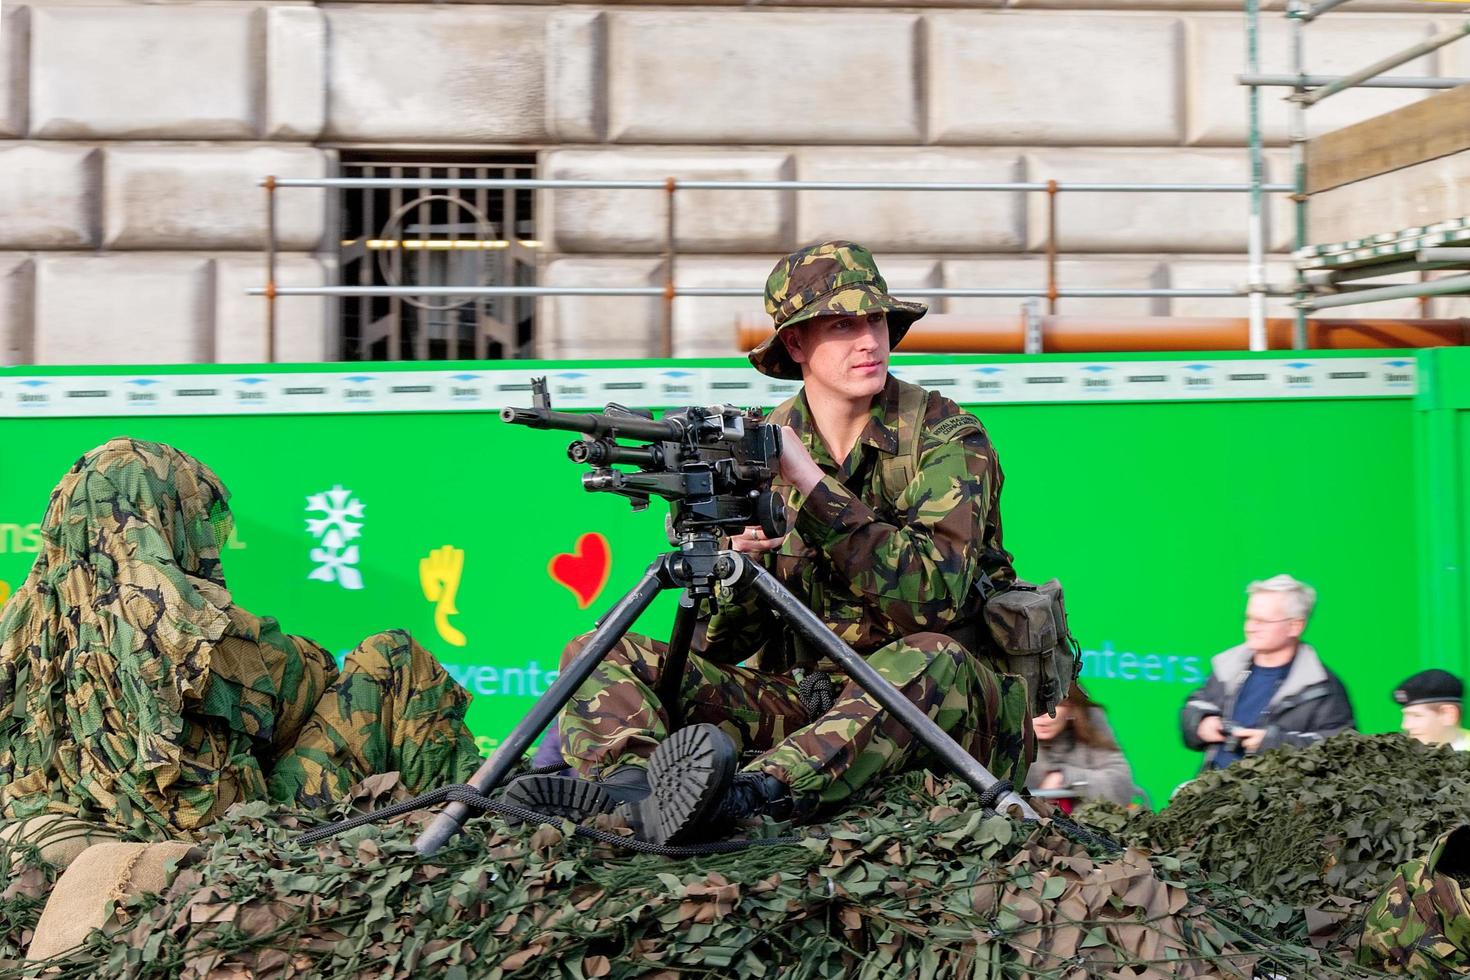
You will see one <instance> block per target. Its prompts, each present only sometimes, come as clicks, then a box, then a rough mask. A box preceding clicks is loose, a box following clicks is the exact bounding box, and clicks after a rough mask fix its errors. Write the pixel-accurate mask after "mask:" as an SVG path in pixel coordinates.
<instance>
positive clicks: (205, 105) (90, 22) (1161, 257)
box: [0, 0, 1470, 364]
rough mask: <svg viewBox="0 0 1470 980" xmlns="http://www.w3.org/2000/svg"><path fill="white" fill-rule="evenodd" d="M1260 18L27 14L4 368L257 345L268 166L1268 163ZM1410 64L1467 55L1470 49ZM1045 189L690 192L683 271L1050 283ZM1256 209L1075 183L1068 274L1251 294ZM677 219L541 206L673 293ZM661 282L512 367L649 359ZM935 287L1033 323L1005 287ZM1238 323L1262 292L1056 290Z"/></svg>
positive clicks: (701, 344)
mask: <svg viewBox="0 0 1470 980" xmlns="http://www.w3.org/2000/svg"><path fill="white" fill-rule="evenodd" d="M1266 6H1267V7H1268V12H1267V13H1265V14H1264V15H1263V24H1264V35H1263V40H1262V51H1263V54H1262V61H1263V68H1264V70H1267V71H1285V70H1287V50H1286V45H1287V30H1286V28H1287V25H1286V23H1285V19H1284V18H1283V17H1282V16H1281V14H1280V6H1281V4H1280V0H1274V2H1272V3H1268V4H1267V5H1266ZM1464 9H1465V8H1464V7H1462V6H1456V5H1451V4H1443V3H1427V2H1419V3H1415V2H1410V0H1386V2H1385V0H1378V2H1375V0H1357V2H1355V3H1352V4H1350V5H1348V6H1346V7H1342V8H1339V9H1338V10H1336V11H1334V12H1332V13H1331V14H1329V15H1327V16H1325V17H1323V18H1322V19H1321V20H1319V21H1318V22H1316V23H1314V24H1312V25H1311V26H1310V28H1309V33H1308V36H1307V37H1308V44H1307V58H1308V65H1309V70H1311V71H1313V72H1316V73H1342V72H1345V71H1348V70H1352V69H1355V68H1358V67H1361V66H1363V65H1365V64H1367V63H1368V62H1370V61H1373V60H1375V59H1377V58H1379V57H1381V56H1382V55H1384V54H1386V53H1389V52H1391V51H1394V50H1397V49H1399V48H1402V47H1405V46H1407V45H1409V44H1411V43H1413V42H1414V41H1415V40H1418V39H1421V38H1423V37H1426V36H1428V35H1429V34H1430V33H1432V32H1434V31H1437V30H1442V29H1444V28H1445V27H1447V26H1449V25H1451V24H1453V23H1457V22H1459V21H1456V20H1455V18H1456V16H1457V15H1459V16H1460V17H1461V18H1463V12H1464ZM1243 37H1244V15H1243V13H1242V12H1241V11H1240V10H1239V9H1238V8H1237V7H1235V6H1234V5H1232V4H1229V3H1224V2H1220V0H1014V2H1011V3H1003V2H1000V0H996V2H994V3H990V4H985V3H980V4H976V3H964V4H959V3H952V2H945V0H934V2H932V3H930V4H928V5H925V4H912V5H897V4H890V3H884V2H878V0H868V2H863V0H846V2H837V3H822V2H789V3H783V2H769V3H729V4H720V3H708V2H707V3H699V4H686V3H678V2H662V3H660V2H653V3H649V4H638V5H634V4H624V3H604V4H587V5H561V4H552V3H546V4H500V3H459V2H448V3H435V4H421V3H395V2H366V3H320V4H302V3H284V2H283V3H269V2H245V3H237V2H214V0H201V2H162V3H118V2H114V3H106V2H95V0H86V2H71V0H55V2H34V3H31V2H25V3H19V4H17V3H12V2H7V3H5V4H4V6H3V13H0V364H24V363H40V364H65V363H77V364H87V363H105V362H151V363H170V362H241V361H254V360H259V359H261V358H263V357H264V355H265V350H266V345H265V316H264V301H263V300H262V299H260V298H257V297H250V296H247V295H246V293H245V290H246V289H247V288H248V287H250V286H258V285H260V284H261V283H262V282H263V280H264V262H263V259H262V254H261V248H262V245H263V237H264V230H265V208H264V202H263V192H262V191H261V190H260V188H259V187H258V186H257V184H258V181H259V180H260V178H261V177H263V176H265V175H267V174H273V175H276V176H280V177H286V176H326V175H333V174H336V173H338V172H339V168H340V167H341V166H342V164H343V161H346V160H349V159H354V158H355V155H360V154H362V153H364V152H369V151H371V152H386V151H395V152H401V153H405V154H413V155H414V156H415V158H416V159H437V158H441V157H442V158H443V159H444V160H447V161H453V162H456V163H461V164H463V165H465V166H472V165H475V163H476V162H477V161H481V160H488V161H492V162H493V161H498V160H503V159H506V158H507V156H508V155H509V156H517V155H519V156H520V157H522V158H525V159H528V160H531V161H533V162H534V164H535V172H536V174H537V175H538V176H542V177H553V178H598V179H601V178H630V177H631V178H653V179H660V180H661V179H663V178H665V177H669V176H673V177H681V178H713V179H722V178H732V179H769V178H796V179H801V180H875V181H911V180H934V181H996V182H1004V181H1013V180H1031V181H1045V180H1047V179H1056V180H1060V181H1069V180H1071V181H1132V182H1153V181H1189V182H1196V181H1198V182H1239V181H1244V180H1245V179H1246V178H1247V176H1248V167H1247V158H1246V154H1245V151H1244V149H1243V147H1244V145H1245V140H1246V113H1245V105H1246V94H1245V90H1244V89H1243V88H1241V87H1239V86H1238V85H1236V84H1235V75H1236V74H1237V73H1238V72H1239V71H1241V70H1243V65H1244V53H1243V48H1244V44H1243ZM1395 74H1424V75H1459V76H1470V44H1462V45H1459V46H1451V47H1447V48H1443V49H1441V50H1440V51H1439V52H1437V53H1435V54H1433V55H1430V56H1427V57H1425V58H1422V59H1420V60H1419V61H1417V62H1414V63H1412V64H1410V65H1407V66H1405V67H1403V68H1400V69H1397V70H1396V72H1395ZM1283 95H1285V90H1283V89H1266V90H1263V99H1262V101H1263V103H1264V105H1265V106H1266V118H1267V128H1266V138H1267V141H1268V147H1269V149H1268V154H1267V156H1268V161H1267V178H1268V179H1269V180H1273V181H1279V182H1286V181H1289V179H1290V174H1289V173H1288V168H1287V151H1286V149H1285V147H1286V112H1285V106H1284V103H1283V102H1282V101H1281V97H1282V96H1283ZM1420 97H1421V93H1418V92H1412V91H1386V90H1377V91H1367V92H1361V91H1360V92H1353V93H1348V94H1345V95H1342V96H1339V97H1336V98H1333V99H1330V100H1328V101H1326V102H1324V103H1323V104H1322V105H1321V106H1320V107H1317V108H1314V109H1313V110H1311V113H1310V116H1309V118H1310V122H1311V129H1312V131H1313V132H1321V131H1324V130H1326V129H1331V128H1335V127H1338V126H1341V125H1344V124H1346V123H1348V122H1352V121H1356V120H1358V119H1361V118H1365V117H1367V116H1370V115H1373V114H1376V113H1379V112H1383V111H1386V110H1388V109H1390V108H1393V107H1395V106H1398V105H1402V104H1404V103H1406V102H1408V101H1411V100H1414V99H1417V98H1420ZM436 155H437V156H436ZM281 193H282V197H281V199H280V201H281V203H280V207H279V212H278V226H277V242H278V247H279V248H280V250H281V253H282V254H281V256H280V259H279V270H280V271H279V281H280V282H281V283H282V284H283V285H307V284H312V283H320V282H326V281H331V280H332V277H333V276H334V274H335V272H334V270H335V269H336V267H337V262H338V258H339V249H340V247H341V243H340V241H339V239H340V237H341V234H340V227H339V214H340V210H341V201H340V199H339V198H338V197H337V192H326V191H321V190H292V191H283V192H281ZM1043 203H1044V202H1043V200H1042V198H1041V196H1039V195H1034V194H1024V193H1017V192H1004V193H988V194H979V193H970V194H941V193H915V192H894V193H874V194H854V193H851V192H837V191H828V192H800V193H796V192H789V191H749V192H734V191H714V190H711V191H684V192H680V195H679V201H678V216H677V223H676V228H675V240H676V245H677V249H678V256H679V257H678V261H677V263H676V278H677V281H678V282H679V284H681V285H691V286H756V285H759V284H760V283H761V281H762V280H763V278H764V275H765V273H766V272H767V271H768V269H769V268H770V265H771V263H772V261H773V259H774V257H775V256H776V255H777V254H779V253H781V252H783V251H785V250H787V249H789V248H792V247H794V246H796V245H797V244H799V243H802V242H806V241H809V240H813V239H817V238H821V237H826V236H843V237H850V238H854V239H856V240H859V241H862V242H865V243H867V244H869V245H871V246H872V247H873V248H874V249H875V250H876V251H877V252H878V253H879V255H880V258H881V259H882V261H883V265H884V268H885V271H887V272H888V273H889V277H890V279H891V280H892V281H893V282H894V283H895V284H897V285H900V286H905V285H907V286H919V285H944V286H1027V285H1038V284H1040V283H1041V282H1042V279H1043V274H1044V273H1043V269H1044V263H1043V260H1042V253H1043V251H1044V248H1045V243H1046V236H1047V226H1046V221H1045V213H1044V210H1043V207H1042V205H1043ZM1246 215H1247V205H1246V198H1245V196H1244V195H1233V196H1225V195H1219V196H1209V197H1201V196H1186V195H1180V194H1158V195H1148V196H1143V195H1103V194H1076V195H1065V194H1064V195H1062V199H1061V201H1060V211H1059V222H1058V244H1059V248H1060V250H1061V261H1060V272H1061V277H1062V284H1063V285H1064V286H1116V287H1122V286H1234V285H1239V284H1241V283H1242V282H1243V281H1244V279H1245V268H1244V255H1243V253H1244V249H1245V244H1246ZM1270 219H1271V227H1270V242H1271V247H1272V248H1273V250H1275V253H1276V254H1275V256H1274V257H1273V260H1272V278H1274V279H1277V280H1284V278H1285V270H1286V262H1285V257H1284V255H1283V254H1282V252H1283V250H1284V249H1285V248H1286V247H1287V246H1288V244H1289V242H1290V235H1291V220H1290V216H1289V212H1288V210H1287V205H1286V204H1285V202H1284V201H1282V200H1280V199H1279V197H1278V199H1277V200H1275V201H1274V202H1273V204H1272V208H1271V213H1270ZM664 222H665V216H664V201H663V194H662V192H660V191H605V190H602V191H597V190H558V191H543V192H540V194H539V197H538V199H537V209H536V227H535V239H534V242H533V245H532V246H530V247H533V248H535V249H536V253H535V254H536V256H537V278H538V280H539V282H540V283H542V284H544V285H660V284H661V283H662V281H663V259H662V257H661V253H662V250H663V248H664ZM1385 230H1388V229H1385ZM659 302H660V301H659V300H657V299H642V298H610V297H576V298H572V297H568V298H559V299H544V300H542V301H540V303H539V305H538V308H537V311H536V319H535V336H534V342H533V346H532V348H531V349H529V350H526V351H523V353H535V354H537V355H539V356H544V357H571V356H579V357H607V356H629V355H637V354H643V353H650V352H652V351H653V349H654V346H655V344H656V343H657V331H658V324H659V322H660V310H659ZM278 303H279V306H278V315H279V324H278V348H279V349H278V354H277V356H278V359H280V360H301V361H315V360H334V359H337V358H338V357H339V356H341V352H342V349H341V344H340V340H339V335H338V327H339V325H338V322H337V321H338V318H339V317H338V306H337V304H335V303H333V302H331V301H328V300H325V299H321V298H295V297H292V298H283V299H281V300H279V301H278ZM936 305H937V306H938V307H939V308H942V309H946V310H948V311H949V312H957V313H967V312H968V313H1011V312H1015V311H1016V310H1017V309H1018V301H1017V300H1014V299H965V300H961V299H954V300H950V301H948V302H947V303H940V304H936ZM1440 307H1441V311H1442V310H1448V309H1450V308H1451V307H1450V304H1448V303H1440ZM754 308H758V301H755V300H745V299H719V298H713V299H699V298H691V297H681V298H680V299H679V300H677V301H676V303H675V308H674V324H673V327H674V349H675V353H676V354H679V355H716V354H728V353H732V352H733V351H734V345H733V331H732V329H731V324H732V320H733V317H734V316H735V315H736V314H737V313H738V312H740V311H742V310H746V311H749V310H751V309H754ZM1244 309H1245V301H1244V300H1243V299H1242V300H1228V299H1227V300H1213V299H1175V300H1172V301H1171V300H1167V299H1106V300H1063V301H1062V302H1061V306H1060V312H1063V313H1067V312H1076V313H1096V314H1107V315H1114V314H1126V315H1133V314H1140V315H1143V314H1166V313H1167V314H1180V315H1208V314H1241V313H1243V312H1244ZM1273 309H1274V310H1276V311H1278V312H1279V311H1280V310H1282V309H1283V307H1282V304H1281V303H1279V302H1278V303H1276V304H1274V307H1273ZM1417 309H1418V306H1417V304H1416V303H1414V302H1413V301H1409V302H1401V303H1396V304H1380V305H1379V307H1377V308H1376V310H1375V312H1380V313H1384V314H1391V315H1414V314H1415V312H1416V311H1417Z"/></svg>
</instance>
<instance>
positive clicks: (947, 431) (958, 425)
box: [929, 412, 981, 441]
mask: <svg viewBox="0 0 1470 980" xmlns="http://www.w3.org/2000/svg"><path fill="white" fill-rule="evenodd" d="M980 428H981V427H980V420H979V419H977V418H976V417H975V416H973V415H971V414H969V413H968V412H966V413H964V414H962V415H951V416H950V417H949V418H947V419H941V420H940V421H938V422H936V423H934V424H933V425H932V426H930V427H929V431H930V432H932V433H934V434H935V435H936V436H938V437H939V438H941V439H944V440H946V441H949V440H953V439H955V438H956V437H958V436H960V435H962V434H964V433H966V432H972V431H973V432H979V431H980Z"/></svg>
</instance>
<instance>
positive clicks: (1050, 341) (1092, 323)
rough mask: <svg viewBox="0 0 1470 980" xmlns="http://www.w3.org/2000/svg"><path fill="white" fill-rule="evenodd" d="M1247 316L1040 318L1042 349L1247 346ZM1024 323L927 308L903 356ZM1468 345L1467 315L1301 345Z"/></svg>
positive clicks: (765, 329) (1272, 337) (1326, 322)
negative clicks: (1464, 317)
mask: <svg viewBox="0 0 1470 980" xmlns="http://www.w3.org/2000/svg"><path fill="white" fill-rule="evenodd" d="M1294 324H1295V321H1294V320H1292V319H1291V318H1289V317H1272V318H1270V319H1268V320H1267V321H1266V335H1267V342H1268V344H1269V346H1270V348H1271V349H1272V350H1290V349H1291V334H1292V328H1293V326H1294ZM735 330H736V343H737V344H738V345H739V347H740V349H741V350H750V349H751V348H753V347H755V346H757V345H758V344H760V343H761V342H762V341H764V340H765V339H766V338H767V337H769V336H770V335H771V321H770V320H768V319H766V318H765V317H761V316H757V315H751V316H743V317H740V318H739V319H738V320H737V321H736V328H735ZM1249 331H1250V324H1249V321H1248V320H1247V319H1246V318H1245V317H1230V316H1219V317H1216V316H1138V317H1094V316H1053V315H1046V316H1042V317H1041V333H1042V337H1043V339H1044V346H1045V350H1046V352H1047V353H1048V354H1081V353H1092V352H1098V351H1171V350H1180V351H1185V350H1248V349H1249V348H1250V341H1249V339H1248V337H1249ZM1025 344H1026V341H1025V325H1024V323H1023V322H1022V320H1021V318H1019V317H1015V316H960V315H958V314H953V313H931V314H930V315H928V316H926V317H925V318H924V319H922V320H920V321H919V322H917V323H915V324H914V325H913V326H912V327H910V328H909V332H908V334H907V336H905V337H904V340H903V351H904V353H906V354H921V353H934V354H941V353H942V354H1014V353H1020V352H1022V351H1024V350H1025ZM1466 344H1470V320H1465V319H1453V320H1389V319H1320V320H1315V319H1314V320H1308V321H1307V347H1309V348H1311V349H1314V350H1355V349H1361V348H1384V347H1388V348H1392V347H1455V346H1461V345H1466Z"/></svg>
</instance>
